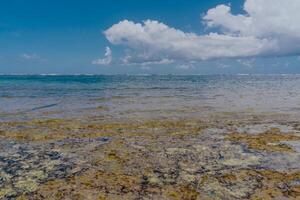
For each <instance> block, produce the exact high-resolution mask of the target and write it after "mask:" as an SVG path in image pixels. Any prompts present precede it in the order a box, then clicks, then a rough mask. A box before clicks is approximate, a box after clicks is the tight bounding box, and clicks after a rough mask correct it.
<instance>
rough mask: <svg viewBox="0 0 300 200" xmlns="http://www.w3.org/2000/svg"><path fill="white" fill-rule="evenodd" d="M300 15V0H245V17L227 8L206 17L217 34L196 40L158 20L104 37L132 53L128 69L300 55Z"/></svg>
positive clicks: (124, 24)
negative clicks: (141, 65)
mask: <svg viewBox="0 0 300 200" xmlns="http://www.w3.org/2000/svg"><path fill="white" fill-rule="evenodd" d="M299 10H300V1H299V0H246V1H245V4H244V11H245V12H244V13H245V14H237V15H234V14H232V13H231V7H230V6H228V5H218V6H217V7H215V8H212V9H210V10H209V11H208V12H207V13H206V15H205V16H204V17H203V20H204V23H205V24H206V26H207V27H209V28H212V27H214V28H220V32H219V33H213V32H211V33H208V34H205V35H198V34H195V33H187V32H184V31H181V30H179V29H175V28H172V27H169V26H167V25H166V24H164V23H161V22H158V21H153V20H146V21H144V22H143V23H135V22H132V21H128V20H123V21H120V22H119V23H117V24H115V25H113V26H111V27H110V28H109V29H107V30H106V31H105V32H104V34H105V36H106V38H107V40H108V41H109V42H110V43H112V44H114V45H122V46H124V47H126V48H130V49H131V50H132V52H133V53H132V54H131V55H127V56H126V57H125V58H124V59H123V61H124V63H127V64H129V63H139V64H142V63H145V64H147V63H148V64H154V63H156V64H165V63H164V62H166V61H172V62H176V61H179V62H191V61H202V60H208V59H218V58H237V59H240V58H247V57H256V56H286V55H299V54H300V25H299V20H300V12H299ZM160 62H161V63H160Z"/></svg>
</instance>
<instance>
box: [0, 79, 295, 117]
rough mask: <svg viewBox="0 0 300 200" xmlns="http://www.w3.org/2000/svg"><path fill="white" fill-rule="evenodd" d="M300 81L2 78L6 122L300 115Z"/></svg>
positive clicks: (0, 101) (0, 108) (0, 98)
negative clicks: (214, 114) (231, 114)
mask: <svg viewBox="0 0 300 200" xmlns="http://www.w3.org/2000/svg"><path fill="white" fill-rule="evenodd" d="M299 85H300V76H299V75H189V76H188V75H187V76H175V75H149V76H130V75H111V76H108V75H107V76H106V75H90V76H88V75H74V76H62V75H61V76H60V75H11V76H6V75H2V76H0V120H1V121H5V120H26V119H32V118H36V117H41V118H48V117H50V118H51V117H54V118H57V117H81V116H83V115H84V116H98V115H101V116H103V115H106V116H107V117H111V118H115V119H116V118H118V119H122V118H124V119H126V118H130V117H142V118H144V117H146V118H149V117H150V118H151V117H154V118H156V117H174V118H176V117H177V118H180V117H185V116H190V115H193V116H197V115H203V114H207V113H212V112H247V111H251V112H259V113H261V112H276V113H289V114H297V112H298V110H299V109H300V102H299V99H300V87H299Z"/></svg>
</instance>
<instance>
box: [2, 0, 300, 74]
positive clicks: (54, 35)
mask: <svg viewBox="0 0 300 200" xmlns="http://www.w3.org/2000/svg"><path fill="white" fill-rule="evenodd" d="M299 10H300V1H299V0H207V1H204V0H188V1H187V0H85V1H74V0H63V1H62V0H43V1H40V0H10V1H1V2H0V74H248V73H253V74H278V73H280V74H293V73H295V74H299V73H300V23H299V21H300V12H299Z"/></svg>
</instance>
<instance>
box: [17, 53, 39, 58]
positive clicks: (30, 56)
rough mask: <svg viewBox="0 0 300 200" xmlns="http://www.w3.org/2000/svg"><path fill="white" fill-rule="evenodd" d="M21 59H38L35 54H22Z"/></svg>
mask: <svg viewBox="0 0 300 200" xmlns="http://www.w3.org/2000/svg"><path fill="white" fill-rule="evenodd" d="M21 58H23V59H25V60H36V59H39V58H40V57H39V56H38V55H37V54H35V53H32V54H29V53H23V54H22V55H21Z"/></svg>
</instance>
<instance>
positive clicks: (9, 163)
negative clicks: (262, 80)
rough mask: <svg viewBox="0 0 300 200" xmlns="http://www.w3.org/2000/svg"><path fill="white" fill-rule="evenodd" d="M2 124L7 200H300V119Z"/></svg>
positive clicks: (2, 189) (2, 195) (0, 162)
mask: <svg viewBox="0 0 300 200" xmlns="http://www.w3.org/2000/svg"><path fill="white" fill-rule="evenodd" d="M220 116H221V117H217V116H211V117H210V118H201V119H195V118H191V119H184V120H180V119H174V120H170V119H157V120H156V119H151V120H136V121H131V120H128V121H113V122H111V121H103V120H102V119H101V120H99V119H91V118H88V119H86V118H82V119H46V120H33V121H23V122H21V121H19V122H1V123H0V139H1V140H0V150H1V151H0V199H18V200H34V199H51V200H52V199H53V200H55V199H57V200H60V199H93V200H94V199H103V200H104V199H112V200H115V199H120V200H121V199H166V200H168V199H171V200H177V199H178V200H181V199H183V200H198V199H199V200H200V199H201V200H202V199H207V200H208V199H220V200H227V199H228V200H238V199H255V200H258V199H261V200H262V199H299V197H300V164H299V163H300V152H299V151H298V149H297V147H298V146H299V142H300V135H299V130H298V127H300V123H299V124H298V123H297V122H295V121H291V122H289V121H280V120H281V118H279V120H277V121H276V120H272V123H269V122H268V121H267V120H265V122H264V118H265V117H261V116H255V117H253V116H250V117H249V116H246V117H245V118H232V119H230V118H228V117H224V114H222V115H220Z"/></svg>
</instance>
